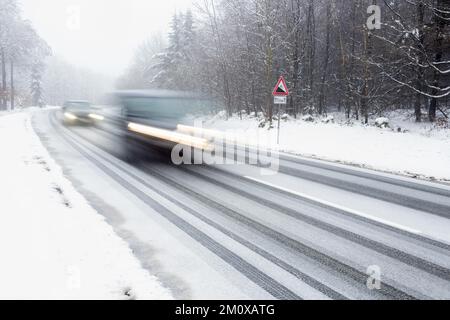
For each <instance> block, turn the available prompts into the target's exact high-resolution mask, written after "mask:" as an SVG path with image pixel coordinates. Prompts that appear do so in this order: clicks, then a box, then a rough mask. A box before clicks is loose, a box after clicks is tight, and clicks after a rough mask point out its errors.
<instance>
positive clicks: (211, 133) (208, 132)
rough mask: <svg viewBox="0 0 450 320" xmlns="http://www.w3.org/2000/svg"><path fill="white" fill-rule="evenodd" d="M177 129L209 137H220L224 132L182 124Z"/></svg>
mask: <svg viewBox="0 0 450 320" xmlns="http://www.w3.org/2000/svg"><path fill="white" fill-rule="evenodd" d="M177 130H178V131H179V132H183V133H189V134H196V135H199V136H203V137H207V138H212V137H219V136H220V135H222V134H223V133H222V132H220V131H216V130H211V129H203V128H197V127H191V126H185V125H182V124H179V125H177Z"/></svg>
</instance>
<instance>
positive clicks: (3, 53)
mask: <svg viewBox="0 0 450 320" xmlns="http://www.w3.org/2000/svg"><path fill="white" fill-rule="evenodd" d="M1 59H2V96H1V109H2V110H6V100H7V99H6V61H5V51H4V49H3V48H2V49H1Z"/></svg>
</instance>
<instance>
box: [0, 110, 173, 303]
mask: <svg viewBox="0 0 450 320" xmlns="http://www.w3.org/2000/svg"><path fill="white" fill-rule="evenodd" d="M0 150H1V156H0V178H1V179H0V259H1V263H0V299H171V298H172V296H171V294H170V292H169V291H168V290H167V289H165V288H164V287H162V285H161V284H160V282H159V281H158V279H157V278H156V277H154V276H152V275H150V274H149V273H148V272H147V271H146V270H144V269H143V268H142V267H141V265H140V263H139V261H138V260H137V259H136V258H135V257H134V256H133V254H132V252H131V249H130V248H129V247H128V245H127V244H126V243H125V242H124V241H123V240H122V239H120V238H119V237H118V236H117V235H116V234H115V233H114V231H113V229H112V227H111V226H109V225H108V224H107V223H106V221H105V220H104V218H103V217H102V216H101V215H100V214H98V213H97V212H96V211H95V210H94V209H93V208H91V207H90V206H89V204H88V203H87V202H86V200H85V199H84V198H83V197H82V196H81V195H80V194H79V193H78V192H77V191H76V190H75V189H74V187H73V186H72V185H71V183H70V182H69V181H68V180H67V179H66V178H64V176H63V174H62V171H61V169H60V168H59V166H58V165H57V164H56V163H55V162H54V161H53V159H52V158H51V157H50V156H49V154H48V153H47V151H46V150H45V148H44V147H43V146H42V144H41V142H40V140H39V138H38V137H37V135H36V134H35V133H34V131H33V129H32V127H31V124H30V113H29V112H20V113H14V114H10V115H3V116H2V117H0Z"/></svg>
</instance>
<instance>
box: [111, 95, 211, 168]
mask: <svg viewBox="0 0 450 320" xmlns="http://www.w3.org/2000/svg"><path fill="white" fill-rule="evenodd" d="M114 96H115V98H116V103H118V104H119V110H120V111H119V112H120V116H119V118H120V121H119V126H120V127H121V132H122V133H123V139H122V149H123V155H124V157H125V159H126V160H128V161H135V160H137V159H139V158H141V157H142V153H143V152H145V151H146V150H148V147H151V149H152V150H158V151H160V152H162V154H164V155H168V153H169V152H170V151H171V150H172V148H173V147H174V146H175V145H184V146H187V147H191V148H196V149H207V148H209V145H208V141H207V140H206V139H204V138H201V137H195V136H193V135H192V133H190V132H186V130H180V127H183V128H184V129H186V128H193V127H192V126H193V124H194V119H195V115H196V114H200V113H201V112H202V111H204V110H205V108H208V105H209V101H208V100H207V99H203V98H200V97H199V96H197V95H195V94H192V93H187V92H179V91H168V90H145V91H144V90H142V91H136V90H134V91H119V92H116V93H115V94H114Z"/></svg>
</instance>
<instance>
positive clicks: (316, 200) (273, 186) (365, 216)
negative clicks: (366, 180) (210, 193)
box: [244, 176, 423, 234]
mask: <svg viewBox="0 0 450 320" xmlns="http://www.w3.org/2000/svg"><path fill="white" fill-rule="evenodd" d="M244 178H246V179H249V180H252V181H255V182H258V183H262V184H265V185H267V186H269V187H272V188H275V189H278V190H281V191H284V192H288V193H291V194H294V195H297V196H299V197H302V198H304V199H308V200H311V201H314V202H317V203H321V204H323V205H326V206H329V207H333V208H336V209H339V210H343V211H346V212H348V213H351V214H354V215H357V216H360V217H363V218H366V219H370V220H373V221H376V222H379V223H382V224H385V225H388V226H391V227H394V228H396V229H400V230H403V231H406V232H410V233H414V234H423V232H422V231H420V230H417V229H413V228H409V227H406V226H403V225H400V224H397V223H395V222H391V221H388V220H385V219H382V218H379V217H375V216H371V215H368V214H366V213H362V212H360V211H356V210H353V209H350V208H346V207H344V206H341V205H338V204H335V203H331V202H328V201H326V200H322V199H319V198H315V197H312V196H309V195H307V194H304V193H301V192H297V191H294V190H290V189H287V188H283V187H280V186H277V185H274V184H272V183H270V182H267V181H263V180H260V179H256V178H253V177H250V176H244Z"/></svg>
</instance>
